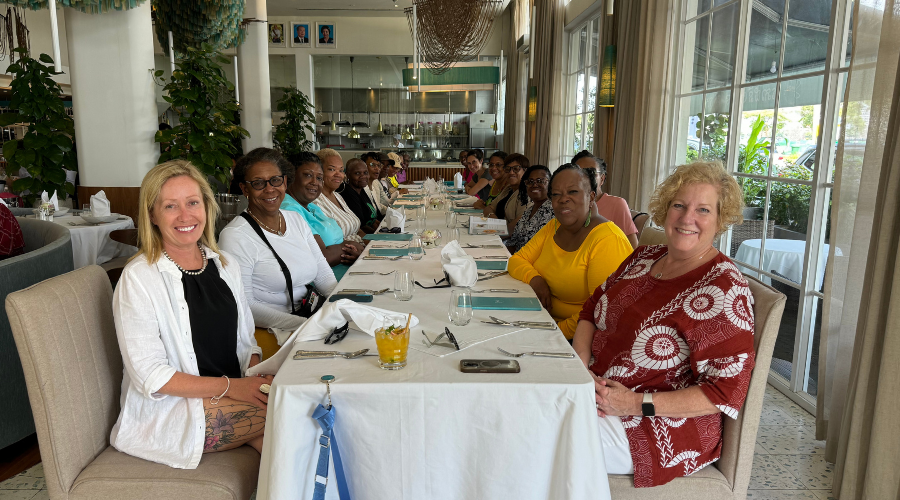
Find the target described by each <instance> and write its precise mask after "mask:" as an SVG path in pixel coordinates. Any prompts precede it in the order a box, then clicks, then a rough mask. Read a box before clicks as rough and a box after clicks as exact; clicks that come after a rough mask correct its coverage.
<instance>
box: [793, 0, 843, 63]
mask: <svg viewBox="0 0 900 500" xmlns="http://www.w3.org/2000/svg"><path fill="white" fill-rule="evenodd" d="M831 2H832V0H816V1H815V2H791V4H790V5H791V7H790V12H789V13H788V23H787V25H788V27H787V37H786V42H785V45H786V46H785V51H784V75H795V74H799V73H809V72H811V71H821V70H823V69H825V54H826V52H827V51H828V34H829V31H830V28H831Z"/></svg>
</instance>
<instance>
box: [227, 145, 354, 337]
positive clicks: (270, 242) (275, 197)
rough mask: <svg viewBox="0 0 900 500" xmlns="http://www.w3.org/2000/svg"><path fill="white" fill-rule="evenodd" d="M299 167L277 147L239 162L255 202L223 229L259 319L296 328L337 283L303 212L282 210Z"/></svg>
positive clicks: (270, 324) (249, 198)
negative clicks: (294, 165)
mask: <svg viewBox="0 0 900 500" xmlns="http://www.w3.org/2000/svg"><path fill="white" fill-rule="evenodd" d="M293 173H294V167H293V165H291V164H290V162H288V161H287V160H285V159H284V157H282V156H281V154H280V153H278V152H277V151H275V150H274V149H269V148H257V149H254V150H253V151H251V152H250V153H248V154H247V155H246V156H244V157H243V158H241V159H240V160H239V161H238V162H237V164H236V165H235V167H234V175H235V177H236V178H238V179H240V186H241V190H242V191H243V192H244V195H245V196H246V197H247V201H248V202H249V204H248V206H247V210H246V211H244V212H243V213H242V214H241V216H240V217H235V218H234V220H232V221H231V222H230V223H229V224H228V225H227V226H225V228H224V229H222V233H221V234H220V235H219V245H221V247H222V248H223V249H225V250H226V251H227V252H229V253H230V254H231V255H232V256H234V258H235V260H236V261H237V264H238V266H239V267H240V268H241V281H242V283H243V287H244V293H245V294H246V296H247V301H248V302H249V303H250V311H251V312H252V313H253V321H254V323H255V324H256V326H257V327H260V328H281V329H286V330H293V329H296V328H297V327H299V326H300V325H302V324H303V322H304V321H305V318H306V317H308V316H309V314H311V313H312V312H314V311H315V309H316V308H317V306H319V305H320V304H321V303H322V302H323V301H324V298H325V297H326V296H327V295H328V294H330V293H331V292H332V290H334V288H335V286H337V280H336V279H335V277H334V273H333V272H332V271H331V266H329V265H328V261H327V260H325V256H324V255H323V254H322V250H321V249H319V245H318V243H316V240H315V237H314V235H313V232H312V230H311V229H310V227H309V225H308V224H307V223H306V221H305V220H304V219H303V216H301V215H300V214H298V213H296V212H293V211H290V210H282V209H281V208H280V207H281V203H282V201H284V196H285V192H286V190H287V186H288V184H290V182H291V181H292V180H293Z"/></svg>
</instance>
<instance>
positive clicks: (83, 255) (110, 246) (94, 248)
mask: <svg viewBox="0 0 900 500" xmlns="http://www.w3.org/2000/svg"><path fill="white" fill-rule="evenodd" d="M31 217H33V216H29V218H31ZM123 217H125V216H123ZM125 219H126V220H117V221H115V222H110V223H107V224H99V225H96V226H81V225H79V226H73V225H71V224H70V223H73V224H85V220H84V219H82V218H81V217H79V216H77V215H69V214H66V215H63V216H60V217H53V222H55V223H57V224H59V225H61V226H65V227H66V228H68V229H69V232H70V233H71V234H72V256H73V257H74V260H75V269H79V268H82V267H84V266H89V265H91V264H98V265H99V264H104V263H106V262H109V261H111V260H112V259H115V258H116V257H127V256H130V255H133V254H134V253H135V252H137V248H135V247H133V246H130V245H124V244H122V243H118V242H115V241H113V240H111V239H109V233H111V232H113V231H116V230H118V229H132V228H134V221H132V220H131V217H125Z"/></svg>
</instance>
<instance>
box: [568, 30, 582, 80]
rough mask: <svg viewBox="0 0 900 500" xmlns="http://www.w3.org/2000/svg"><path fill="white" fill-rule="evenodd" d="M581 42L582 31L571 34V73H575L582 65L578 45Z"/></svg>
mask: <svg viewBox="0 0 900 500" xmlns="http://www.w3.org/2000/svg"><path fill="white" fill-rule="evenodd" d="M580 43H581V32H580V31H575V32H573V33H572V34H571V35H570V36H569V73H575V72H576V71H578V68H580V67H581V64H582V62H581V61H579V59H578V47H579V44H580Z"/></svg>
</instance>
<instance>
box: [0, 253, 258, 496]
mask: <svg viewBox="0 0 900 500" xmlns="http://www.w3.org/2000/svg"><path fill="white" fill-rule="evenodd" d="M112 295H113V291H112V287H111V286H110V285H109V280H107V278H106V273H104V272H103V269H101V268H100V266H95V265H92V266H87V267H83V268H81V269H78V270H76V271H72V272H70V273H67V274H63V275H61V276H57V277H55V278H51V279H49V280H47V281H44V282H41V283H38V284H37V285H34V286H32V287H30V288H26V289H24V290H20V291H18V292H14V293H11V294H9V295H8V296H7V298H6V312H7V314H8V315H9V324H10V327H11V329H12V333H13V337H14V339H15V342H16V349H17V350H18V353H19V358H20V359H21V360H22V370H23V372H24V374H25V386H26V387H27V389H28V399H29V401H30V403H31V409H32V412H33V413H34V424H35V428H36V429H37V437H38V445H39V446H40V450H41V459H42V460H43V464H44V476H45V479H46V483H47V490H48V492H49V494H50V498H51V500H62V499H72V500H75V499H78V500H95V499H96V500H101V499H108V498H116V499H127V500H157V499H166V498H189V499H194V500H201V499H203V500H247V499H249V498H250V496H251V495H252V494H253V490H254V489H255V488H256V483H257V479H258V476H259V462H260V457H259V453H258V452H257V451H256V450H254V449H253V448H251V447H249V446H240V447H238V448H235V449H233V450H229V451H224V452H217V453H208V454H205V455H203V458H202V459H201V460H200V464H199V465H198V466H197V468H196V469H175V468H172V467H169V466H167V465H162V464H158V463H154V462H149V461H147V460H142V459H140V458H136V457H133V456H131V455H126V454H125V453H122V452H120V451H118V450H116V449H115V448H113V447H112V446H110V444H109V435H110V431H111V430H112V427H113V425H114V424H115V423H116V419H117V417H118V415H119V397H120V394H121V389H122V355H121V353H120V351H119V345H118V341H117V339H116V327H115V323H114V321H113V310H112Z"/></svg>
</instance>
